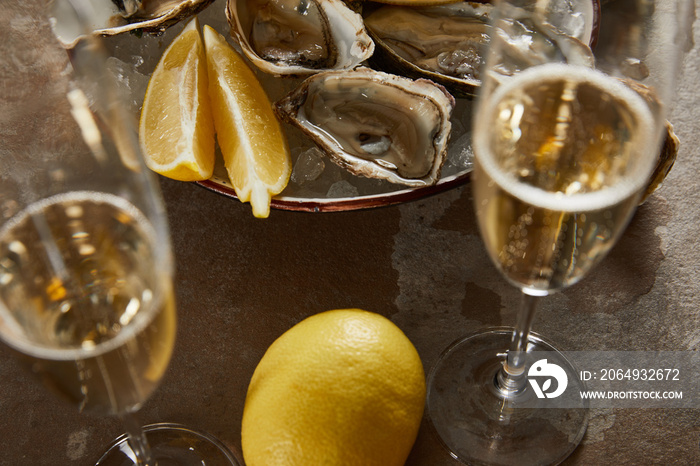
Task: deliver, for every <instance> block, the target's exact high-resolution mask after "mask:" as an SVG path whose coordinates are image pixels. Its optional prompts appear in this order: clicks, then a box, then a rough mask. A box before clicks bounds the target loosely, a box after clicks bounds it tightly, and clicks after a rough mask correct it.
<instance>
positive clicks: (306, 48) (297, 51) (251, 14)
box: [226, 0, 374, 76]
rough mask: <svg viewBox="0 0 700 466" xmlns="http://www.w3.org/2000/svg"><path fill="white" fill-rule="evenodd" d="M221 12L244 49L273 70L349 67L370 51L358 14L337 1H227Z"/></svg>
mask: <svg viewBox="0 0 700 466" xmlns="http://www.w3.org/2000/svg"><path fill="white" fill-rule="evenodd" d="M226 17H227V19H228V22H229V25H230V28H231V36H232V37H233V38H234V39H235V40H236V41H237V42H238V44H239V45H240V47H241V49H242V50H243V53H244V54H245V55H246V56H247V57H248V58H249V59H250V61H252V62H253V63H254V64H255V65H256V66H257V67H258V68H260V69H261V70H263V71H265V72H267V73H270V74H273V75H295V76H304V75H309V74H312V73H315V72H319V71H325V70H333V69H349V68H353V67H355V66H357V65H358V64H360V63H361V62H363V61H365V60H366V59H367V58H369V57H370V56H371V55H372V53H373V52H374V42H373V41H372V39H371V38H370V37H369V35H368V34H367V31H366V29H365V27H364V24H363V22H362V17H361V16H360V15H359V14H358V13H356V12H354V11H353V10H352V9H350V8H349V7H348V6H347V5H346V4H345V3H344V2H343V1H342V0H228V1H227V4H226Z"/></svg>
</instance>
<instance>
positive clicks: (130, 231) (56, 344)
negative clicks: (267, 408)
mask: <svg viewBox="0 0 700 466" xmlns="http://www.w3.org/2000/svg"><path fill="white" fill-rule="evenodd" d="M56 7H57V8H61V9H62V10H63V11H62V17H67V16H66V15H70V16H71V18H72V19H73V21H72V23H71V24H72V26H75V27H78V28H82V25H83V24H87V22H86V21H87V18H88V17H89V15H90V12H91V10H90V8H91V2H90V1H87V0H70V1H67V0H65V1H60V0H57V2H56ZM47 29H48V28H47ZM81 31H82V29H81ZM83 32H84V31H83ZM48 36H49V38H50V39H53V37H52V35H51V34H50V33H49V34H48ZM5 39H6V40H10V41H12V43H11V44H9V47H8V48H6V49H5V50H9V52H10V55H9V56H4V59H6V60H7V61H6V62H5V63H4V64H3V69H4V71H5V72H6V73H8V75H11V76H12V80H11V81H4V86H3V88H2V92H3V101H4V102H8V103H13V104H14V105H12V106H11V108H7V109H5V110H6V112H5V113H4V115H3V116H4V128H3V134H4V135H8V137H7V138H4V141H3V150H2V151H1V152H0V158H1V164H0V179H1V182H0V339H1V340H2V341H3V342H4V343H6V344H7V345H8V346H9V347H10V348H11V349H12V350H14V352H15V353H16V354H17V355H18V357H20V358H21V359H22V360H23V361H25V362H27V363H28V366H29V368H30V369H31V370H32V371H33V372H34V373H35V374H36V375H37V376H39V377H40V378H41V379H42V380H43V381H44V382H45V383H46V384H47V385H49V386H50V387H51V388H53V389H54V390H55V391H56V392H58V393H59V394H61V395H63V396H64V397H65V398H67V399H68V400H70V401H71V402H73V403H75V404H76V405H77V406H78V408H79V410H80V411H81V412H83V411H84V412H92V413H98V414H102V415H116V416H120V417H121V418H122V419H123V421H124V425H125V427H126V431H127V434H126V435H125V436H122V437H121V438H119V439H118V440H117V441H115V443H114V444H113V445H112V448H111V449H110V450H109V451H108V452H107V453H105V455H104V456H103V457H102V458H101V459H100V460H99V463H98V464H101V465H112V464H119V465H127V464H139V465H155V464H156V462H157V463H158V464H161V465H165V464H168V465H170V464H182V465H191V464H211V465H229V464H237V463H236V461H235V459H234V457H233V455H232V454H231V452H229V451H228V450H227V449H226V447H225V446H224V445H222V444H221V442H219V441H217V440H216V439H215V438H213V437H211V436H209V435H207V434H205V433H202V432H197V431H194V430H192V429H188V428H186V427H184V426H179V425H172V424H157V425H153V426H149V427H147V428H146V429H142V428H141V426H140V424H139V423H138V421H137V420H136V419H135V416H134V413H136V412H137V411H138V410H139V408H140V407H141V406H142V405H143V403H144V402H145V401H146V400H147V399H148V397H149V395H151V393H152V392H153V391H154V390H155V389H156V387H157V386H158V384H159V382H160V380H161V378H162V377H163V375H164V373H165V371H166V368H167V366H168V363H169V360H170V357H171V354H172V351H173V346H174V343H175V334H176V316H175V302H174V293H173V283H172V277H173V258H172V253H171V248H170V241H169V232H168V226H167V223H166V215H165V211H164V208H163V204H162V199H161V197H160V193H159V190H158V187H157V183H156V181H155V179H154V177H153V176H152V174H151V173H150V172H149V171H148V170H147V169H146V168H145V165H144V163H143V160H142V159H141V156H140V153H139V147H138V143H137V137H136V133H135V129H134V128H135V125H134V124H133V123H134V121H132V120H133V116H132V115H128V114H127V113H126V112H125V111H124V109H123V107H122V105H121V101H120V99H119V96H118V94H117V87H116V86H115V85H114V83H113V82H112V80H111V75H110V74H109V72H107V71H106V70H107V67H106V58H105V57H104V56H103V55H102V50H101V48H100V42H99V41H98V40H97V38H94V37H89V34H88V37H86V38H85V39H84V40H81V41H80V42H78V43H77V45H76V46H75V47H74V48H72V49H71V50H70V61H69V60H68V54H66V51H65V50H64V49H63V48H61V47H60V46H59V45H58V41H55V42H53V41H50V40H44V41H40V40H39V39H35V38H29V37H26V36H23V35H21V34H19V35H6V36H5ZM35 40H39V42H38V45H37V43H35ZM35 47H38V48H39V50H41V53H40V54H37V53H35V52H34V50H35ZM96 457H97V455H96Z"/></svg>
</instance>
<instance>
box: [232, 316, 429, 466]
mask: <svg viewBox="0 0 700 466" xmlns="http://www.w3.org/2000/svg"><path fill="white" fill-rule="evenodd" d="M424 399H425V375H424V372H423V366H422V364H421V360H420V357H419V356H418V352H417V351H416V349H415V347H414V346H413V344H412V343H411V342H410V341H409V340H408V338H407V337H406V335H404V333H403V332H402V331H401V330H400V329H399V328H398V327H397V326H396V325H394V324H393V323H392V322H391V321H390V320H389V319H387V318H385V317H382V316H380V315H379V314H375V313H371V312H367V311H363V310H360V309H340V310H334V311H327V312H323V313H320V314H316V315H314V316H311V317H309V318H307V319H305V320H303V321H302V322H300V323H298V324H297V325H295V326H294V327H292V328H291V329H290V330H288V331H287V332H285V333H284V334H283V335H282V336H280V337H279V338H278V339H277V340H276V341H275V342H274V343H273V344H272V345H271V346H270V348H268V350H267V352H266V353H265V355H264V356H263V358H262V359H261V360H260V363H259V364H258V366H257V368H256V369H255V373H254V374H253V377H252V379H251V381H250V385H249V387H248V394H247V396H246V400H245V407H244V410H243V423H242V447H243V456H244V459H245V462H246V464H247V465H248V466H267V465H274V466H283V465H299V466H307V465H327V466H333V465H343V466H348V465H358V466H373V465H376V466H392V465H403V464H404V463H405V461H406V458H407V457H408V454H409V452H410V450H411V447H412V445H413V443H414V441H415V439H416V435H417V433H418V427H419V425H420V421H421V417H422V414H423V406H424Z"/></svg>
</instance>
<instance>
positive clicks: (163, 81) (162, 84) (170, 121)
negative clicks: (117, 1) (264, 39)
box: [139, 18, 215, 181]
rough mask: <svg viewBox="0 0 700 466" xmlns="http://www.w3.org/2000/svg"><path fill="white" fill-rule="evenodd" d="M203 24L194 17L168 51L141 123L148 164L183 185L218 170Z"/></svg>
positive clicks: (150, 88) (150, 85) (149, 91)
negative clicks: (202, 32)
mask: <svg viewBox="0 0 700 466" xmlns="http://www.w3.org/2000/svg"><path fill="white" fill-rule="evenodd" d="M207 89H208V86H207V68H206V55H205V51H204V44H203V42H202V37H201V35H200V33H199V23H198V21H197V18H194V19H193V20H192V21H190V22H189V24H188V25H187V26H186V27H185V28H184V29H183V30H182V32H181V33H180V34H178V36H177V37H176V38H175V39H174V40H173V42H172V43H171V44H170V46H169V47H168V48H167V49H166V50H165V52H164V53H163V56H162V57H161V59H160V61H159V62H158V65H157V66H156V69H155V70H154V71H153V74H152V75H151V79H150V81H149V82H148V88H147V90H146V96H145V98H144V102H143V108H142V110H141V120H140V122H139V141H140V144H141V150H142V151H143V154H144V158H145V160H146V165H147V166H148V167H149V168H150V169H151V170H153V171H155V172H156V173H160V174H161V175H163V176H167V177H169V178H173V179H176V180H181V181H196V180H205V179H207V178H209V177H211V175H212V172H213V170H214V160H215V152H214V151H215V139H214V122H213V119H212V115H211V105H210V103H209V96H208V93H207Z"/></svg>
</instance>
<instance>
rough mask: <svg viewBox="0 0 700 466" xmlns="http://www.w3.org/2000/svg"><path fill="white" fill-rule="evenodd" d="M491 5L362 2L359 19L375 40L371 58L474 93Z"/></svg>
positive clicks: (461, 92)
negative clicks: (364, 4) (362, 6)
mask: <svg viewBox="0 0 700 466" xmlns="http://www.w3.org/2000/svg"><path fill="white" fill-rule="evenodd" d="M492 10H493V5H491V4H482V3H473V2H460V3H452V4H448V5H438V6H430V7H415V6H405V5H390V4H387V5H368V6H366V7H365V8H364V9H363V16H364V19H365V25H366V26H367V30H368V31H369V33H370V35H371V36H372V38H373V39H374V41H375V43H376V44H377V52H376V54H375V56H374V57H373V59H372V64H373V65H375V66H377V67H380V68H382V69H385V70H391V71H396V72H398V73H401V74H406V75H408V76H413V77H427V78H429V79H431V80H433V81H436V82H439V83H440V84H443V85H445V86H446V87H448V88H449V89H450V90H451V91H453V92H454V93H455V94H457V95H466V96H469V95H474V94H475V92H476V89H477V87H478V85H479V82H480V76H479V70H480V68H481V66H482V65H483V62H484V60H483V58H482V57H483V56H484V53H483V49H484V48H485V47H486V46H487V45H488V43H489V29H490V26H489V21H490V19H489V18H490V15H491V12H492Z"/></svg>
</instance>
